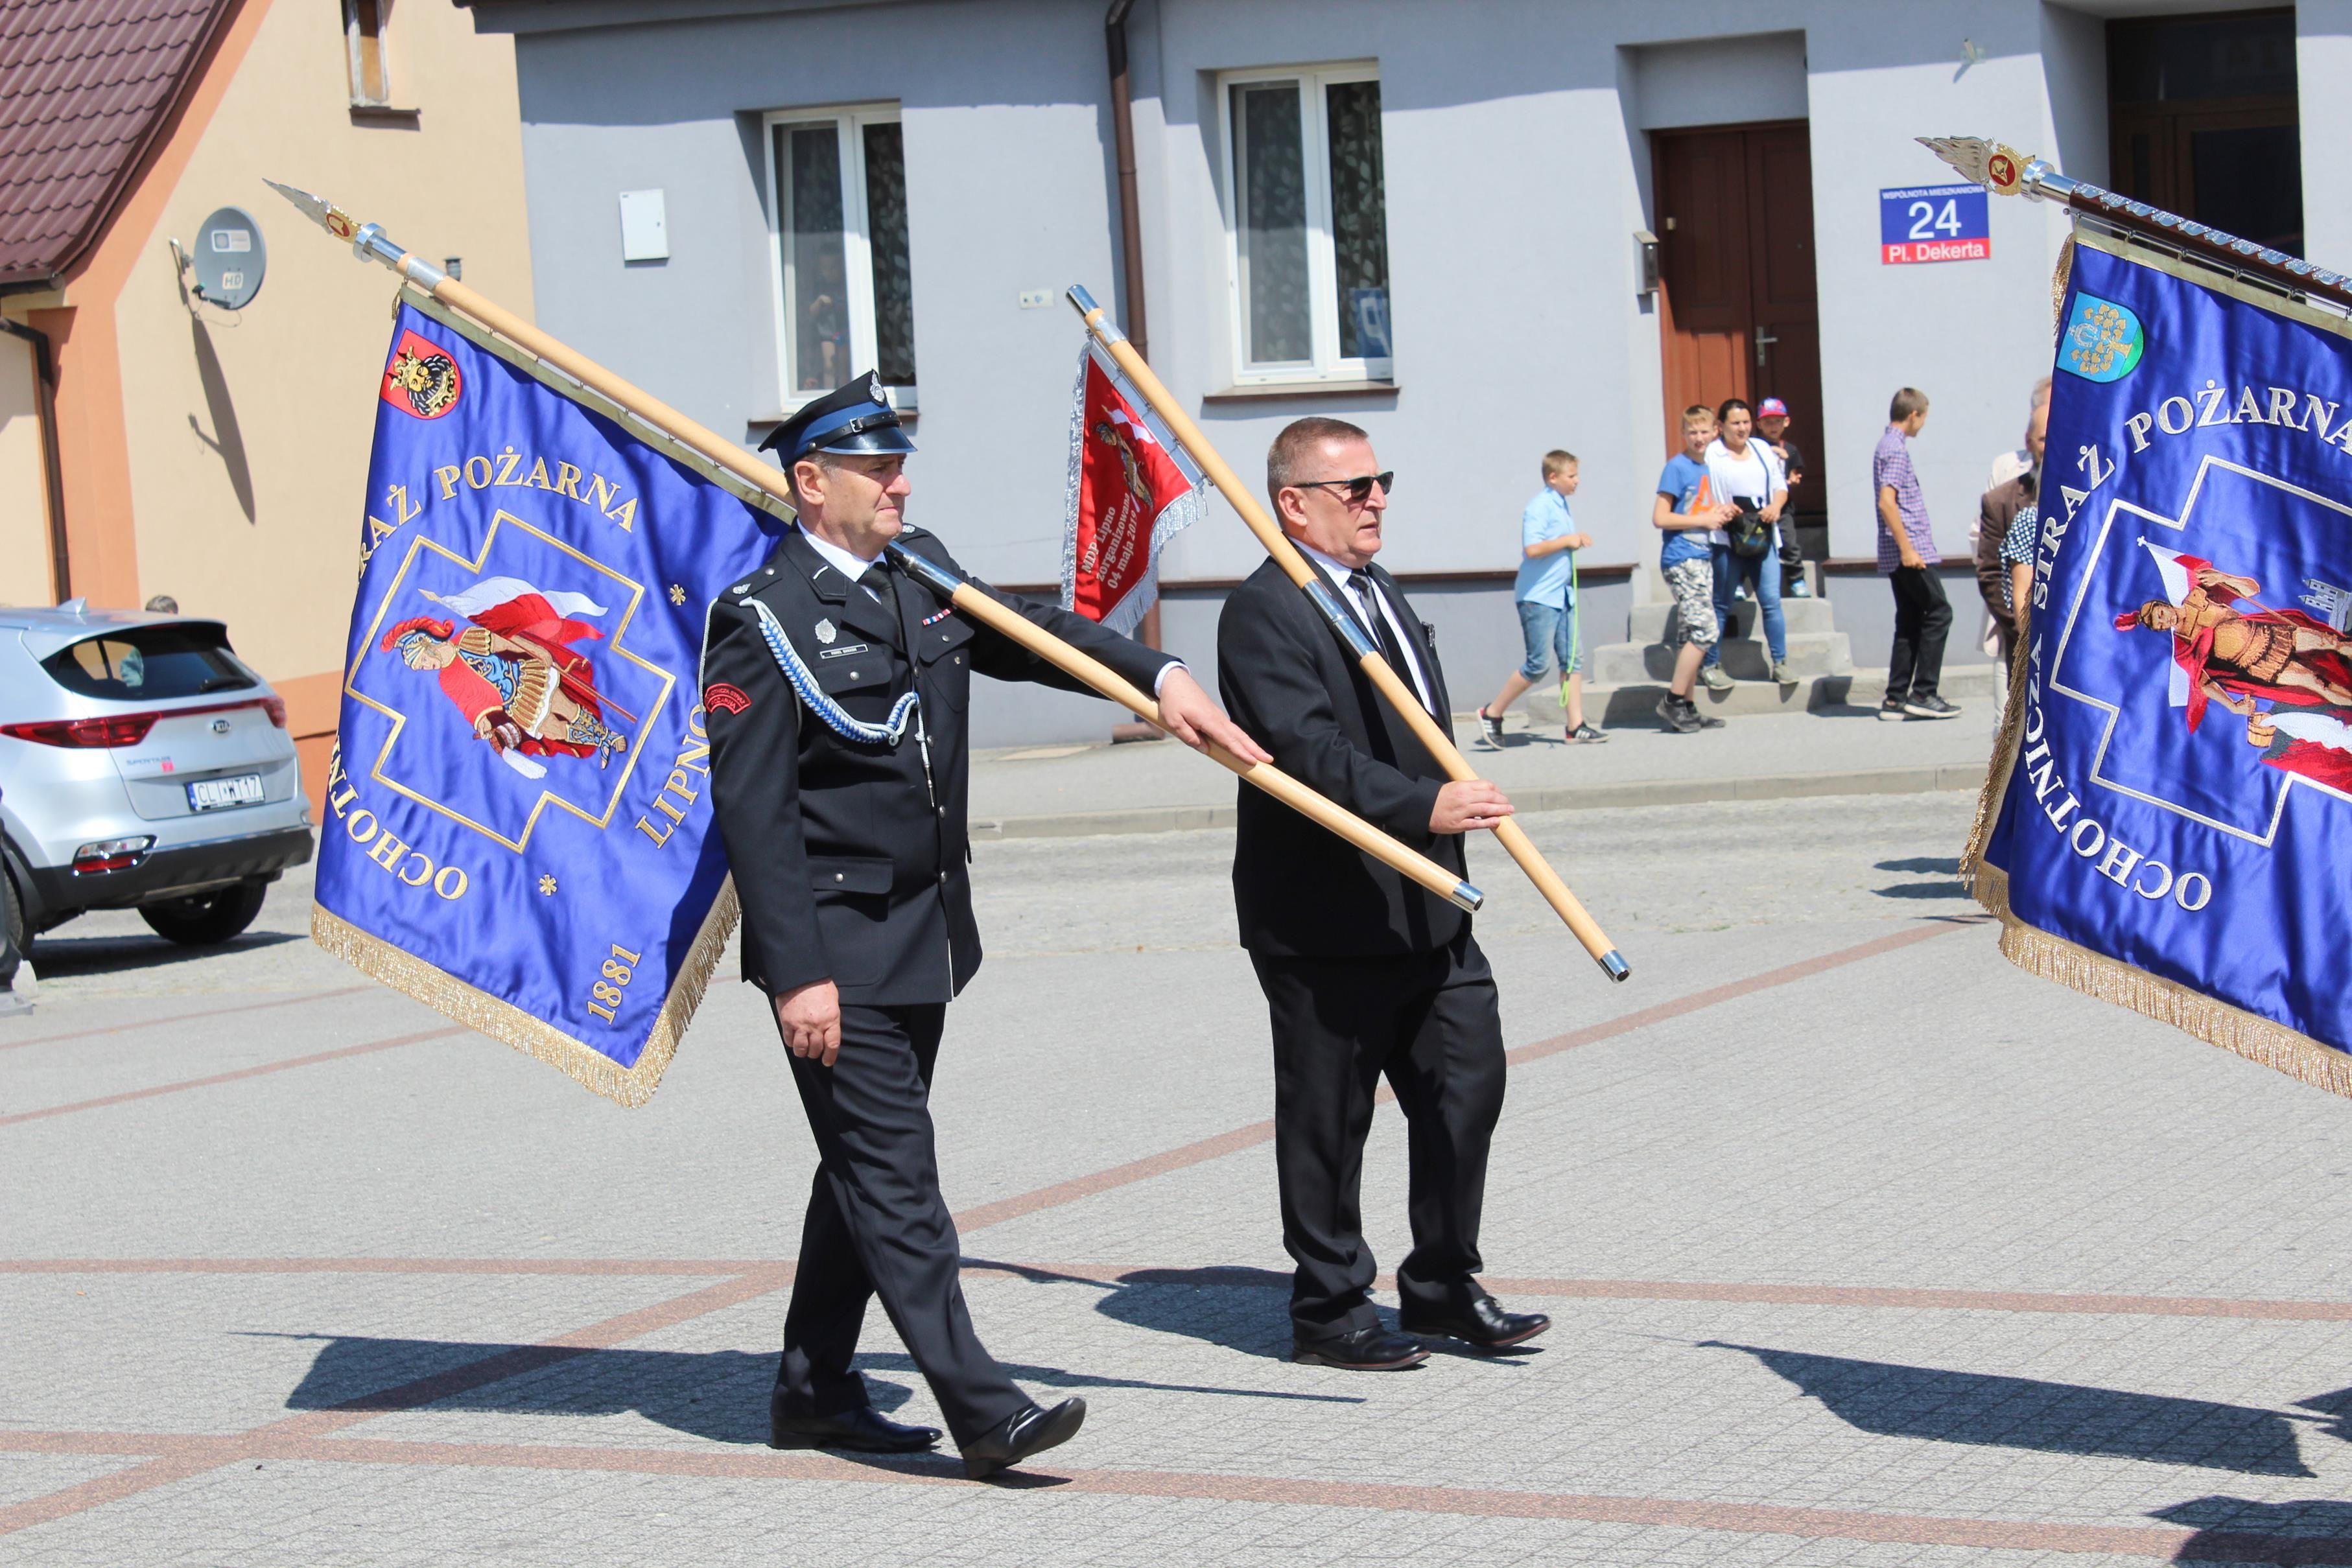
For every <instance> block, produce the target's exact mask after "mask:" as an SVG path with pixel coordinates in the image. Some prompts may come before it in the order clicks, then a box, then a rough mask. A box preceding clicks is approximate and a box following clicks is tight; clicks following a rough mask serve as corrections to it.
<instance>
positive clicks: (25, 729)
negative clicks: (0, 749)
mask: <svg viewBox="0 0 2352 1568" xmlns="http://www.w3.org/2000/svg"><path fill="white" fill-rule="evenodd" d="M162 717H163V715H162V714H160V713H121V714H110V715H109V716H107V717H105V718H48V719H40V720H37V721H36V722H34V723H31V724H5V725H0V735H8V736H14V737H16V739H18V740H29V741H33V742H35V743H36V744H37V745H41V746H77V747H88V746H136V745H138V744H139V743H140V742H141V741H142V740H144V739H146V738H147V732H148V731H149V730H151V729H152V728H154V727H155V721H156V720H157V719H159V718H162Z"/></svg>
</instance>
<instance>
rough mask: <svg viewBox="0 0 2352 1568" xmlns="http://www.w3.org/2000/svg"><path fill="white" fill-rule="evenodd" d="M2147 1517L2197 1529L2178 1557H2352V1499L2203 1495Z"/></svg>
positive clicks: (2293, 1566) (2287, 1564)
mask: <svg viewBox="0 0 2352 1568" xmlns="http://www.w3.org/2000/svg"><path fill="white" fill-rule="evenodd" d="M2305 1403H2306V1404H2308V1403H2309V1401H2307V1400H2306V1401H2305ZM2148 1517H2149V1518H2151V1519H2161V1520H2164V1521H2167V1522H2168V1523H2172V1524H2179V1525H2186V1526H2188V1527H2189V1528H2190V1529H2192V1530H2194V1531H2197V1533H2196V1534H2194V1535H2192V1536H2190V1537H2189V1539H2188V1540H2187V1541H2185V1542H2182V1543H2181V1546H2180V1550H2179V1551H2178V1552H2174V1553H2173V1555H2172V1560H2173V1561H2174V1562H2175V1563H2278V1564H2281V1565H2283V1568H2300V1565H2302V1564H2305V1563H2313V1564H2316V1563H2352V1502H2334V1501H2319V1500H2306V1501H2297V1502H2255V1501H2252V1500H2249V1499H2246V1498H2242V1497H2200V1498H2198V1499H2197V1500H2194V1501H2193V1502H2181V1503H2175V1504H2173V1505H2172V1506H2171V1507H2170V1508H2159V1509H2157V1510H2155V1511H2153V1512H2151V1513H2150V1514H2149V1515H2148Z"/></svg>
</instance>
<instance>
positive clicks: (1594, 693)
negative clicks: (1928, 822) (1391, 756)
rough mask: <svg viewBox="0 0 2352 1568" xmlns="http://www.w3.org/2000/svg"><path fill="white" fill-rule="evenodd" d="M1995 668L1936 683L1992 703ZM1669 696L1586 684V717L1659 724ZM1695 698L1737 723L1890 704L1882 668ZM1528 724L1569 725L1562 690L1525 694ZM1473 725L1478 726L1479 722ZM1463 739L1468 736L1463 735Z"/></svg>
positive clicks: (1957, 695)
mask: <svg viewBox="0 0 2352 1568" xmlns="http://www.w3.org/2000/svg"><path fill="white" fill-rule="evenodd" d="M1993 679H1994V667H1993V666H1992V665H1990V664H1958V665H1950V666H1947V667H1946V669H1945V670H1944V673H1943V678H1942V679H1941V680H1940V681H1939V682H1938V683H1937V690H1939V691H1940V692H1941V693H1942V695H1943V696H1944V699H1945V700H1946V701H1947V702H1952V703H1958V704H1962V705H1968V704H1972V703H1990V702H1991V701H1992V700H1993V697H1994V693H1993ZM1664 695H1666V684H1665V682H1664V680H1663V679H1661V680H1657V681H1644V682H1630V683H1626V684H1623V685H1587V686H1586V688H1585V692H1584V711H1585V716H1586V717H1587V718H1588V719H1590V720H1592V721H1595V722H1598V723H1600V724H1602V725H1611V726H1613V725H1618V724H1634V725H1654V724H1656V723H1657V706H1658V699H1659V698H1660V697H1662V696H1664ZM1691 695H1692V696H1693V697H1694V699H1696V702H1697V703H1698V706H1699V711H1700V712H1701V713H1704V714H1707V715H1710V716H1714V717H1717V718H1733V717H1737V716H1743V715H1756V714H1774V713H1800V712H1806V711H1811V712H1815V713H1819V712H1822V711H1824V710H1833V709H1841V708H1843V709H1859V710H1862V711H1865V712H1868V711H1874V710H1875V709H1876V708H1877V706H1878V705H1879V704H1880V703H1882V702H1884V701H1885V700H1886V672H1885V670H1884V669H1861V670H1854V671H1852V672H1851V673H1849V674H1838V675H1816V676H1814V677H1812V678H1811V679H1810V680H1803V681H1799V682H1798V683H1797V684H1795V685H1789V686H1782V685H1775V684H1774V683H1772V682H1770V681H1743V680H1735V681H1734V682H1733V683H1732V687H1731V690H1729V691H1727V692H1716V691H1709V690H1708V689H1707V688H1706V686H1705V685H1700V686H1698V687H1696V689H1695V690H1694V691H1693V692H1692V694H1691ZM1526 701H1527V706H1528V722H1529V723H1530V724H1533V725H1535V726H1537V727H1538V728H1546V729H1549V728H1551V727H1555V726H1558V725H1559V724H1561V723H1563V722H1565V720H1564V718H1563V716H1562V715H1561V711H1560V706H1559V688H1558V687H1557V686H1555V685H1550V684H1549V683H1547V684H1546V685H1543V686H1540V687H1538V688H1537V689H1536V690H1534V691H1531V692H1529V693H1528V695H1527V699H1526ZM1470 722H1471V725H1472V726H1473V727H1475V723H1476V721H1475V718H1474V719H1472V720H1471V721H1470ZM1906 722H1909V723H1913V724H1921V723H1934V722H1936V721H1934V720H1924V719H1912V720H1908V721H1906ZM1464 733H1465V734H1468V733H1470V731H1469V730H1465V731H1464Z"/></svg>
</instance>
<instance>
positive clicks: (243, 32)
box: [0, 0, 531, 798]
mask: <svg viewBox="0 0 2352 1568" xmlns="http://www.w3.org/2000/svg"><path fill="white" fill-rule="evenodd" d="M0 26H5V28H6V29H7V31H8V34H9V37H8V38H7V43H8V58H9V61H10V63H9V65H8V67H7V68H6V69H7V70H8V71H9V72H10V73H11V78H10V79H9V81H8V83H7V85H6V90H5V94H0V97H5V103H6V108H5V111H0V112H5V115H6V117H7V118H8V120H10V121H11V122H12V123H11V131H10V135H9V138H8V143H7V145H6V147H5V150H0V190H5V215H0V275H5V276H0V317H5V321H6V323H7V324H8V326H7V330H8V335H7V336H5V337H0V497H5V501H0V602H7V603H16V604H26V603H39V604H47V603H51V602H55V601H58V600H59V599H62V598H64V597H67V596H74V597H80V598H84V599H86V600H88V601H89V603H90V604H92V605H93V606H101V607H107V608H124V607H127V608H132V609H136V608H138V607H139V606H141V605H142V604H144V603H145V602H146V601H148V600H149V599H150V598H151V597H152V596H155V595H158V594H163V595H168V596H169V597H170V598H172V599H173V600H175V601H177V602H178V605H179V608H180V611H181V612H183V613H184V614H189V615H200V616H205V617H208V618H212V619H216V620H220V621H222V622H226V624H227V626H228V629H229V635H230V638H231V640H232V641H233V642H234V643H235V644H236V648H237V650H238V652H239V653H241V654H242V655H243V656H244V657H245V658H246V659H247V662H248V663H250V664H253V665H255V667H257V669H259V670H260V671H261V672H262V674H265V675H266V676H268V678H269V680H270V681H271V682H272V684H273V685H275V686H276V687H277V689H278V691H279V692H280V693H281V694H282V695H284V696H285V697H286V700H287V705H288V708H289V717H290V726H291V727H292V729H293V730H294V732H295V734H296V736H297V737H298V740H299V741H300V743H301V747H302V752H303V758H302V762H303V777H304V782H305V783H306V784H307V785H308V786H309V788H310V790H311V791H312V794H313V797H314V798H315V797H316V795H317V793H318V791H319V790H320V789H321V788H322V787H323V784H324V780H325V777H326V755H327V749H328V747H329V746H330V745H331V738H332V732H333V728H334V724H335V716H336V713H337V710H338V707H339V706H340V695H339V694H340V689H341V675H340V674H339V673H338V672H339V667H340V665H341V661H342V652H343V643H344V638H345V636H346V634H347V633H348V631H349V627H350V619H351V591H352V582H353V580H354V578H355V574H356V570H357V561H358V549H359V540H360V534H361V517H362V506H361V503H362V489H363V487H364V485H365V480H366V474H367V463H368V446H369V442H370V439H371V437H372V434H373V425H374V411H375V408H376V391H377V384H376V379H375V374H374V368H375V367H376V366H378V365H380V364H381V362H382V356H383V350H384V343H385V340H386V335H387V331H388V327H389V313H388V312H389V303H390V297H391V295H392V293H393V290H394V285H393V283H392V282H391V280H390V279H389V278H388V277H386V276H385V275H384V274H383V273H382V272H381V271H378V270H375V269H372V268H370V269H362V267H360V265H359V264H358V263H356V262H355V261H354V260H353V259H352V255H351V251H350V248H349V247H348V246H341V245H338V244H335V243H334V242H332V241H331V240H329V239H328V238H327V236H326V235H323V234H321V233H320V232H319V231H318V230H317V229H316V228H315V227H313V226H312V225H310V222H309V221H308V220H306V219H304V218H303V217H302V216H300V214H298V213H296V212H295V210H294V209H293V208H292V207H290V206H289V205H287V204H285V203H284V202H283V201H281V200H280V199H279V198H278V196H277V195H276V194H275V193H273V192H271V191H270V190H269V189H268V187H267V186H266V185H264V184H263V183H262V181H263V180H264V179H265V178H268V179H274V180H278V181H281V182H283V183H287V184H290V185H294V186H298V187H300V188H303V189H307V190H313V191H319V192H322V193H327V194H330V195H331V196H333V197H335V198H336V199H338V200H339V201H341V203H343V204H345V205H346V206H348V207H349V208H350V209H351V210H352V211H354V212H356V213H359V214H362V215H363V216H365V217H367V218H370V219H373V220H376V221H379V222H382V223H383V224H384V225H386V227H387V228H389V229H390V230H391V232H393V233H394V234H396V235H404V236H410V235H413V236H415V238H416V239H417V240H418V241H419V242H420V243H422V244H428V245H433V246H436V250H435V252H434V254H435V257H436V260H437V259H440V258H441V257H442V256H445V255H455V256H462V266H463V268H464V272H465V276H466V277H467V279H468V280H469V281H472V282H475V283H476V284H477V286H478V287H481V288H483V289H485V290H487V291H488V292H489V293H490V294H491V295H492V296H493V297H495V298H499V300H500V301H501V302H503V303H504V304H506V305H508V306H509V308H514V309H516V310H518V311H520V312H522V313H523V314H525V315H528V314H529V313H530V306H531V297H530V290H531V277H530V261H529V237H528V234H527V232H526V226H525V224H524V220H523V205H522V172H521V147H520V137H519V132H518V125H519V119H518V111H517V108H516V99H515V80H514V68H513V63H512V62H513V48H512V46H511V44H510V43H509V41H508V40H507V39H506V38H504V37H497V36H482V35H478V34H477V33H476V32H475V31H474V29H473V28H472V27H471V26H469V25H468V23H467V19H466V17H465V16H464V14H463V13H461V12H458V11H457V10H455V9H454V8H452V7H450V6H448V5H446V4H444V3H443V0H398V3H397V4H394V0H214V3H212V4H208V5H207V4H189V3H186V0H123V3H121V4H117V5H89V4H87V3H86V0H30V3H27V4H22V5H15V6H12V7H10V8H8V10H7V13H6V15H5V17H0ZM230 207H234V208H237V209H241V210H242V211H243V212H244V213H245V214H249V216H250V217H251V218H252V220H253V221H254V225H255V226H256V227H257V230H258V244H259V248H260V252H261V256H262V258H264V260H265V261H266V265H265V266H264V267H261V268H257V269H255V270H256V271H257V272H258V276H259V288H258V291H257V293H255V294H254V295H253V297H252V298H251V300H250V302H249V303H248V304H246V305H245V306H244V307H243V308H236V309H231V308H226V307H225V305H224V304H222V303H219V302H216V301H215V299H214V298H212V297H210V296H204V295H201V294H199V293H198V291H197V290H198V287H199V274H198V272H197V270H196V268H195V267H194V266H193V265H191V266H187V267H184V266H183V265H182V262H183V258H184V257H186V256H192V255H193V254H194V250H195V247H197V246H200V245H202V244H203V243H205V238H206V235H207V234H208V232H209V231H208V229H207V219H208V217H209V216H210V215H211V214H214V213H215V211H217V210H218V209H222V208H230ZM225 243H227V242H225ZM245 243H247V244H251V243H253V242H252V241H251V240H250V239H248V240H247V241H246V242H245ZM247 254H250V253H249V252H248V253H247ZM218 281H219V280H218V279H217V278H216V279H215V283H216V285H217V283H218ZM229 297H230V296H227V295H224V296H223V298H229Z"/></svg>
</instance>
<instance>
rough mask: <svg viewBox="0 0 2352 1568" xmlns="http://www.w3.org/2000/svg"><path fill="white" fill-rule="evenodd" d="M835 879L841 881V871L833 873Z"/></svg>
mask: <svg viewBox="0 0 2352 1568" xmlns="http://www.w3.org/2000/svg"><path fill="white" fill-rule="evenodd" d="M833 880H834V881H835V882H840V881H841V880H843V878H842V874H841V873H839V872H835V873H833Z"/></svg>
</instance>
